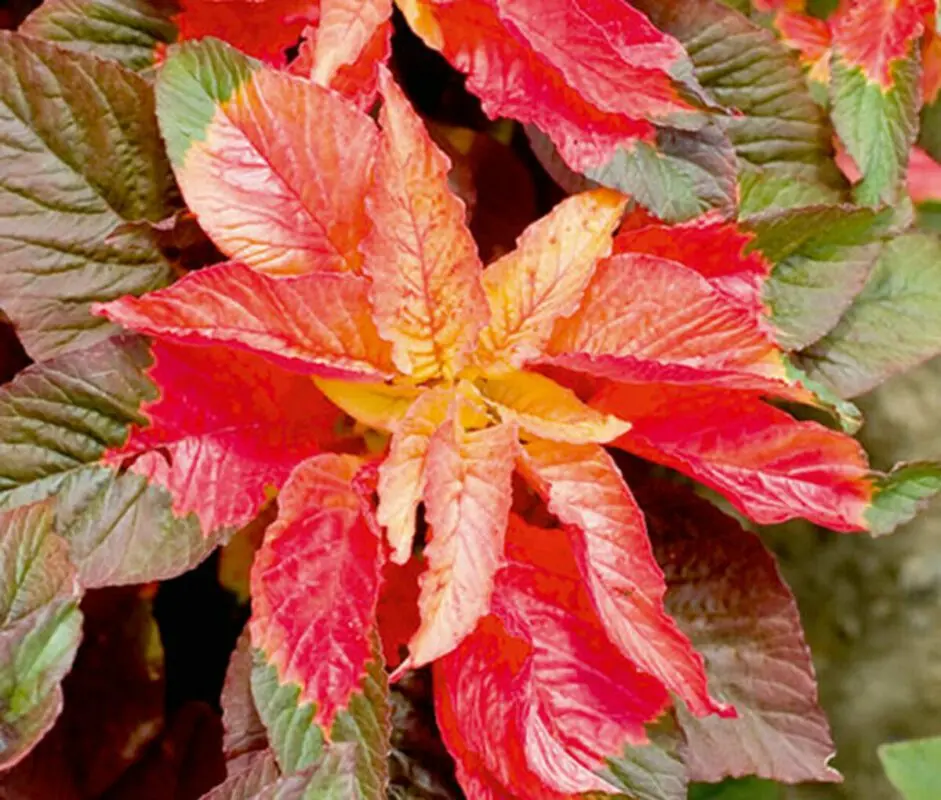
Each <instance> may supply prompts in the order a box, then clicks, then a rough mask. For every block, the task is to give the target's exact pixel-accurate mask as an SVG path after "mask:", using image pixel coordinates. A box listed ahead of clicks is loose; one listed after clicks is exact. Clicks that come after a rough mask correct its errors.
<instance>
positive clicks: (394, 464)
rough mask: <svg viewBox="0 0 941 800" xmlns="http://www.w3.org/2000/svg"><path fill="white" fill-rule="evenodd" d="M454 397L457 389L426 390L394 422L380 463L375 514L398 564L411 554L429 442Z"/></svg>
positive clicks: (423, 484)
mask: <svg viewBox="0 0 941 800" xmlns="http://www.w3.org/2000/svg"><path fill="white" fill-rule="evenodd" d="M453 399H454V392H453V391H452V390H451V389H447V388H438V389H431V390H429V391H426V392H424V393H423V394H422V395H421V396H420V397H419V398H418V399H417V400H416V401H415V403H414V404H413V405H412V406H411V408H409V410H408V411H407V412H406V414H405V416H404V417H403V418H402V419H401V421H400V422H398V423H397V424H396V425H395V426H394V432H393V435H392V445H391V447H390V448H389V455H388V456H387V457H386V459H385V461H383V462H382V464H381V465H380V467H379V508H378V510H377V512H376V518H377V519H378V520H379V524H380V525H384V526H385V528H386V536H387V538H388V540H389V546H390V547H391V548H392V556H391V558H392V561H393V562H395V563H396V564H404V563H405V562H406V561H407V560H408V557H409V556H410V555H411V552H412V540H413V539H414V538H415V518H416V514H417V510H418V504H419V503H420V502H421V497H422V492H423V491H424V487H425V481H426V479H427V478H426V474H425V460H426V458H427V456H428V444H429V441H430V440H431V437H432V435H433V434H434V432H435V431H436V430H437V429H438V427H439V426H440V425H441V424H442V423H443V422H444V420H445V418H446V417H447V415H448V408H449V407H450V405H451V402H452V401H453Z"/></svg>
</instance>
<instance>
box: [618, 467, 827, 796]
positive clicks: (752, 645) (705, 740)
mask: <svg viewBox="0 0 941 800" xmlns="http://www.w3.org/2000/svg"><path fill="white" fill-rule="evenodd" d="M634 472H635V471H634V470H630V471H629V472H628V473H627V474H628V477H629V480H630V481H631V484H632V485H634V486H636V490H637V493H638V498H639V500H640V502H641V504H642V505H643V507H644V511H645V512H646V514H647V520H648V524H649V525H650V533H651V539H652V541H653V544H654V551H655V553H656V555H657V559H658V561H659V562H660V564H661V566H662V567H663V571H664V573H665V575H666V579H667V584H668V585H669V590H668V592H667V608H668V609H669V611H670V613H671V614H672V615H673V616H674V617H675V619H676V620H677V622H678V623H679V625H680V627H681V628H683V630H684V631H686V632H687V633H688V634H689V636H690V638H691V639H692V641H693V644H694V645H695V646H696V648H697V649H698V650H700V651H701V652H702V653H703V654H704V655H705V657H706V663H707V665H708V671H709V680H710V685H711V686H712V688H713V690H714V691H715V692H717V693H718V694H720V695H721V696H722V697H723V698H724V699H726V700H728V701H729V702H731V703H734V704H735V707H736V709H738V712H739V715H738V718H737V719H719V718H718V717H706V718H703V719H693V718H692V717H690V716H689V715H688V714H687V713H686V712H685V711H684V710H683V709H679V710H678V713H679V717H680V722H681V724H682V727H683V729H684V733H685V738H686V746H685V747H684V748H683V760H684V762H685V763H686V766H687V769H688V771H689V776H690V779H691V780H696V781H708V782H715V781H720V780H722V779H723V778H725V777H729V776H731V777H741V776H744V775H759V776H761V777H764V778H769V779H771V780H776V781H782V782H785V783H799V782H803V781H835V780H839V774H838V773H837V772H836V771H835V770H834V769H832V768H831V767H830V766H828V762H829V760H830V758H831V757H832V755H833V749H834V748H833V741H832V739H831V737H830V731H829V726H828V725H827V720H826V716H825V715H824V713H823V710H822V709H821V708H820V706H819V704H818V702H817V687H816V682H815V679H814V670H813V664H812V662H811V659H810V652H809V650H808V649H807V645H806V644H805V642H804V636H803V631H802V630H801V622H800V615H799V614H798V611H797V606H796V604H795V602H794V598H793V596H792V595H791V592H790V591H789V590H788V588H787V586H786V585H785V583H784V581H783V580H782V579H781V575H780V573H779V572H778V569H777V566H776V565H775V562H774V558H773V557H772V555H771V554H770V553H769V552H768V551H767V550H766V549H765V548H764V546H763V545H762V543H761V540H760V539H759V538H758V537H757V536H755V535H754V534H753V533H749V532H747V531H745V530H743V529H742V527H741V526H740V525H739V524H738V523H737V522H736V521H735V520H733V519H731V518H730V517H728V516H726V515H725V514H723V513H722V512H720V511H719V510H718V509H716V508H715V507H714V506H712V505H711V504H710V503H709V502H707V501H705V500H703V499H701V498H699V497H696V496H695V495H694V494H693V492H692V491H690V490H689V489H688V488H686V487H682V486H675V485H670V484H667V483H665V482H664V481H659V480H651V479H650V478H649V477H647V478H645V477H644V476H643V475H642V474H640V471H639V470H637V473H638V474H637V476H636V477H635V474H634ZM704 609H708V613H704Z"/></svg>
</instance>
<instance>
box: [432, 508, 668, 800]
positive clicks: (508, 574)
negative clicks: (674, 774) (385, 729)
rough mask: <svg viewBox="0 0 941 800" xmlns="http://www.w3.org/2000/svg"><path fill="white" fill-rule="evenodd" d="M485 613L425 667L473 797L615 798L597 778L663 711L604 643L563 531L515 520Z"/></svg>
mask: <svg viewBox="0 0 941 800" xmlns="http://www.w3.org/2000/svg"><path fill="white" fill-rule="evenodd" d="M507 560H508V563H507V565H506V567H504V569H502V570H501V571H500V574H499V576H498V579H497V584H496V589H495V591H494V597H493V612H492V614H491V615H490V616H488V617H486V618H485V619H483V620H482V621H481V623H480V625H479V626H478V627H477V629H476V630H475V631H474V633H473V634H472V635H471V636H469V637H468V638H467V639H465V641H464V642H463V644H462V645H461V646H460V647H459V648H458V649H457V650H456V651H454V652H453V653H451V654H450V655H448V656H447V657H445V658H444V659H442V660H441V661H439V662H438V663H437V664H436V665H435V670H436V672H435V676H436V680H435V689H436V698H435V699H436V706H437V717H438V723H439V725H440V727H441V733H442V737H443V739H444V741H445V744H446V745H447V747H448V749H449V751H450V752H451V754H452V755H453V756H454V758H455V760H456V761H457V768H458V778H459V780H460V782H461V784H462V786H463V787H464V790H465V792H466V793H467V794H468V796H469V797H472V798H475V800H476V798H478V797H480V798H511V799H512V798H517V797H518V798H520V799H521V800H522V798H525V799H526V800H529V798H540V800H564V799H565V798H568V797H569V796H570V795H572V794H576V793H579V792H589V791H600V792H611V793H614V792H616V791H617V789H616V787H614V786H612V785H611V784H609V783H608V782H607V781H606V780H604V779H603V778H601V777H600V776H599V775H598V774H597V772H598V771H599V770H601V769H602V768H603V767H604V766H605V758H607V757H610V756H616V755H620V754H621V753H622V751H623V749H624V747H625V746H626V745H628V744H641V743H643V742H645V741H646V739H647V736H646V732H645V730H644V725H645V723H646V722H648V721H649V720H651V719H653V718H655V717H656V716H658V715H659V714H660V713H661V712H662V711H663V709H664V708H665V707H666V706H667V705H668V704H669V698H668V696H667V693H666V692H665V691H664V689H663V687H662V686H660V684H659V683H658V682H657V681H656V680H654V679H652V678H650V677H648V676H645V675H643V674H642V673H640V672H638V671H637V669H636V667H634V665H633V664H632V663H631V662H630V661H628V660H627V659H625V658H624V657H623V656H622V655H620V653H618V651H617V650H616V649H615V648H612V647H611V646H610V643H609V642H608V640H607V637H606V635H605V632H604V630H603V628H602V627H601V625H600V623H599V621H598V618H597V616H596V615H595V611H594V608H593V607H592V603H591V600H590V599H589V597H588V595H587V593H586V591H585V588H584V585H583V583H582V580H581V577H580V575H579V573H578V567H577V565H576V564H575V560H574V558H573V556H572V553H571V549H570V547H569V544H568V542H567V539H566V536H565V534H564V532H563V531H561V530H548V529H543V528H533V527H530V526H527V525H526V524H525V523H523V522H522V521H520V520H519V519H518V518H514V519H513V520H512V523H511V525H510V530H509V532H508V536H507Z"/></svg>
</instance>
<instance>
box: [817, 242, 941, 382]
mask: <svg viewBox="0 0 941 800" xmlns="http://www.w3.org/2000/svg"><path fill="white" fill-rule="evenodd" d="M939 303H941V240H939V239H938V237H936V236H934V235H931V234H926V233H908V234H904V235H902V236H899V237H897V238H895V239H893V240H892V241H891V242H889V243H888V244H886V245H885V246H884V247H883V249H882V252H881V254H880V256H879V259H878V261H877V262H876V266H875V268H874V269H873V271H872V275H871V276H870V278H869V281H868V282H867V284H866V286H865V288H864V289H863V291H862V292H861V293H860V294H859V295H858V296H857V297H856V299H855V301H854V302H853V304H852V305H851V306H850V307H849V309H848V310H847V311H846V313H845V314H844V315H843V318H842V319H841V320H840V322H839V323H838V324H837V325H836V327H835V328H834V329H833V330H831V331H830V332H829V333H828V334H827V335H826V336H824V337H823V338H822V339H820V340H819V341H817V342H816V343H814V344H813V345H811V346H810V347H809V348H807V349H806V350H804V351H803V352H802V353H801V354H800V357H799V363H800V365H801V366H802V367H803V368H804V370H805V371H806V372H807V373H808V375H809V376H810V377H811V378H813V379H814V380H817V381H819V382H821V383H824V384H826V385H828V386H830V387H831V388H832V389H833V390H834V391H835V392H836V393H837V394H839V395H840V396H841V397H855V396H857V395H860V394H862V393H863V392H867V391H869V390H870V389H873V388H875V387H876V386H878V385H879V384H880V383H882V382H883V381H884V380H886V379H887V378H889V377H890V376H892V375H894V374H896V373H897V372H901V371H903V370H906V369H909V368H911V367H914V366H916V365H917V364H920V363H921V362H923V361H926V360H927V359H929V358H931V357H932V356H934V355H936V354H937V353H938V352H941V316H939V314H938V313H937V309H938V307H939Z"/></svg>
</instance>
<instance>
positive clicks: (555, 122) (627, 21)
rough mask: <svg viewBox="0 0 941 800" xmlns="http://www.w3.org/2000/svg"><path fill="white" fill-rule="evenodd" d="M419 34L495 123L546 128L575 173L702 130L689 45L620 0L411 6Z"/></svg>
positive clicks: (429, 0)
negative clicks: (625, 149) (665, 131)
mask: <svg viewBox="0 0 941 800" xmlns="http://www.w3.org/2000/svg"><path fill="white" fill-rule="evenodd" d="M400 5H401V7H402V10H403V12H404V13H405V16H406V18H407V19H408V21H409V24H410V25H411V27H412V28H413V30H414V31H415V32H416V33H417V34H418V35H419V36H421V37H422V39H423V40H424V41H425V43H426V44H427V45H429V46H430V47H433V48H434V49H436V50H439V51H440V52H442V53H443V54H444V56H445V57H446V58H447V59H448V60H449V61H450V62H451V63H452V64H453V65H454V66H455V67H456V68H457V69H459V70H460V71H461V72H464V73H465V74H467V76H468V81H467V84H468V88H469V89H470V90H471V91H472V92H474V93H475V94H477V95H478V96H479V97H480V99H481V102H482V104H483V108H484V111H485V112H486V113H487V114H488V115H489V116H491V117H494V118H496V117H510V118H512V119H515V120H518V121H520V122H523V123H533V124H535V125H536V126H537V127H539V128H541V129H542V130H543V131H544V132H545V133H546V134H548V135H549V137H550V138H551V139H552V141H553V142H554V143H555V145H556V147H557V148H558V149H559V152H560V154H561V155H562V157H563V159H564V160H565V161H566V162H567V163H568V165H569V166H570V167H571V168H572V169H575V170H578V171H583V170H584V169H587V168H589V167H594V166H600V165H602V164H604V163H606V162H607V161H609V160H610V159H611V157H612V156H613V155H614V153H615V151H616V150H617V148H618V147H619V146H621V145H624V144H627V143H630V142H631V141H632V140H634V139H638V138H639V139H646V140H651V139H652V138H653V136H654V132H655V130H654V126H653V125H652V124H651V122H659V123H663V124H667V125H670V126H672V127H677V128H688V129H698V128H699V127H701V126H702V125H703V124H704V122H705V120H704V118H703V117H702V116H701V115H700V114H698V113H697V112H696V111H695V110H694V108H693V107H692V106H691V105H690V103H689V102H687V100H686V99H684V98H683V97H682V96H681V92H680V89H679V84H680V82H683V83H685V84H686V85H687V88H688V89H689V90H690V91H691V92H692V93H696V92H697V87H696V85H695V82H694V81H693V79H692V67H691V65H690V63H689V61H688V59H687V57H686V53H685V51H684V50H683V48H682V46H681V45H680V44H679V42H677V41H676V40H675V39H673V38H672V37H670V36H668V35H666V34H664V33H661V32H660V31H659V30H657V29H656V28H655V27H654V26H653V25H652V24H651V22H650V21H649V20H648V19H647V18H646V17H645V16H644V15H643V14H642V13H641V12H639V11H637V10H636V9H634V8H632V7H631V6H630V5H628V4H627V3H623V2H619V0H592V1H591V2H589V3H583V2H575V0H540V1H539V2H535V0H527V1H526V2H521V3H507V2H502V1H501V0H459V1H458V2H441V1H440V0H408V2H403V3H401V4H400Z"/></svg>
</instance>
